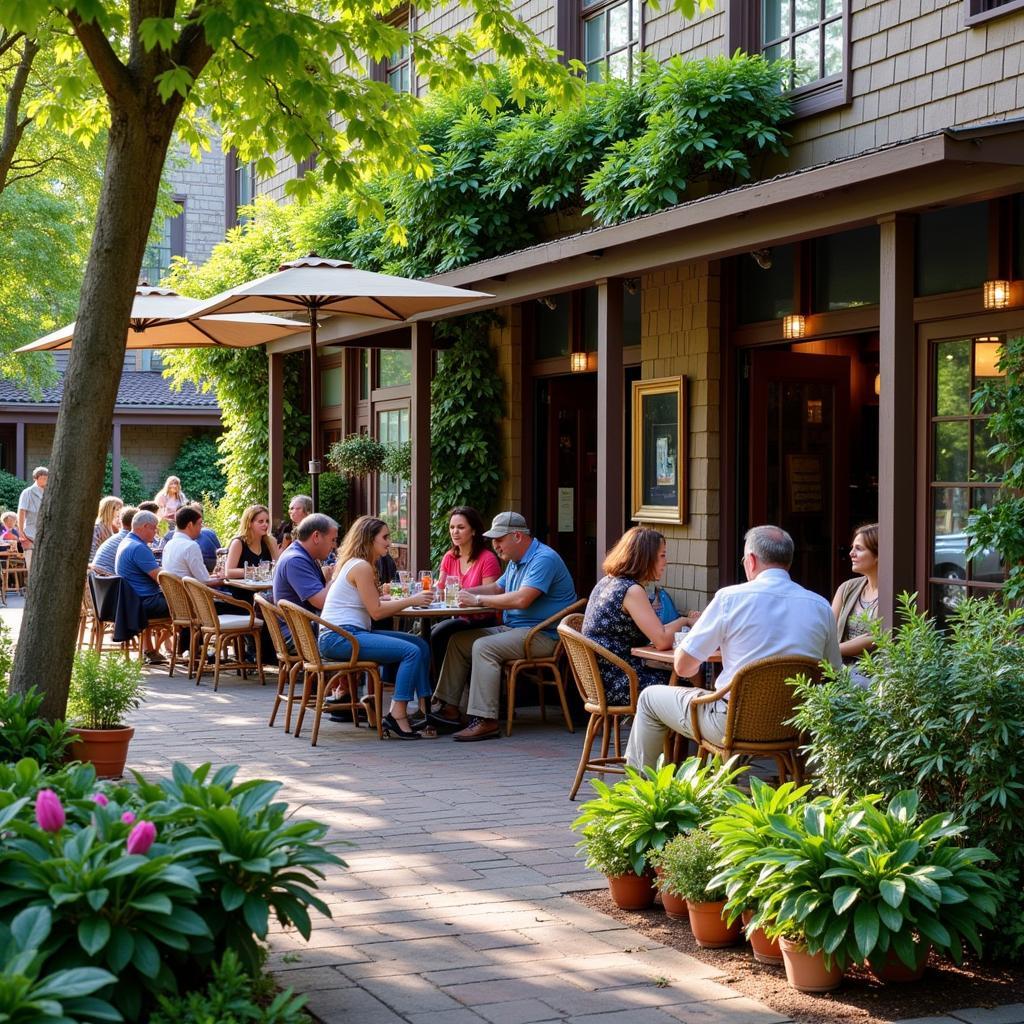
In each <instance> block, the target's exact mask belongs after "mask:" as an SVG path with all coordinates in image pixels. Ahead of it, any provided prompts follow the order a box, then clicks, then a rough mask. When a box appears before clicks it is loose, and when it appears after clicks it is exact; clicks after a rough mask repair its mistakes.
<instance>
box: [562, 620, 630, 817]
mask: <svg viewBox="0 0 1024 1024" xmlns="http://www.w3.org/2000/svg"><path fill="white" fill-rule="evenodd" d="M582 627H583V616H582V615H581V614H578V613H577V614H574V615H569V616H567V617H566V618H564V619H563V620H562V621H561V622H560V623H559V624H558V635H559V636H560V637H561V639H562V643H563V644H564V645H565V653H566V654H567V655H568V658H569V665H570V666H571V667H572V674H573V677H574V678H575V680H576V688H577V689H578V690H579V692H580V696H581V697H582V698H583V706H584V708H585V709H586V710H587V711H588V712H590V720H589V721H588V722H587V732H586V735H585V736H584V738H583V753H582V754H581V755H580V764H579V768H577V770H576V778H575V779H574V780H573V784H572V790H571V791H570V793H569V799H570V800H575V799H576V793H577V791H578V790H579V788H580V783H581V782H582V781H583V776H584V774H586V773H587V772H597V773H599V774H612V775H623V774H625V769H624V768H623V767H622V766H623V765H624V764H625V763H626V759H625V758H624V757H623V756H622V742H621V739H620V733H619V727H620V725H621V723H622V719H623V718H625V717H626V716H628V715H635V714H636V700H637V694H638V692H639V689H640V684H639V681H638V680H637V676H636V670H635V669H634V668H633V666H632V665H630V664H628V663H627V662H625V661H623V660H622V659H621V658H620V657H618V656H617V655H615V654H612V652H611V651H609V650H608V649H607V648H606V647H602V646H601V645H600V644H598V643H595V642H594V641H593V640H589V639H588V638H587V637H585V636H584V635H583V634H582V633H581V632H580V629H581V628H582ZM598 659H601V660H603V661H606V662H608V663H609V664H611V665H615V666H616V667H617V668H620V669H622V671H623V672H625V673H626V679H627V680H629V703H628V704H609V703H608V698H607V695H606V694H605V689H604V678H603V677H602V675H601V666H600V664H599V663H598ZM598 732H600V734H601V756H600V757H591V751H592V750H593V747H594V740H595V739H596V737H597V734H598ZM613 739H614V742H615V747H614V749H615V754H614V756H612V757H609V756H608V747H609V745H610V743H611V741H612V740H613Z"/></svg>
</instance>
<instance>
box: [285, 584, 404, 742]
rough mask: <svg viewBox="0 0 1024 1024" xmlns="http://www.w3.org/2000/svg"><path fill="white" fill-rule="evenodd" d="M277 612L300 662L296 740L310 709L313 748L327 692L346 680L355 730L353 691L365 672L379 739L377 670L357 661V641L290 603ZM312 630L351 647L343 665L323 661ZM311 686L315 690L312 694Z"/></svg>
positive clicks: (356, 705)
mask: <svg viewBox="0 0 1024 1024" xmlns="http://www.w3.org/2000/svg"><path fill="white" fill-rule="evenodd" d="M278 608H280V610H281V613H282V614H283V615H284V621H285V623H286V624H287V626H288V631H289V632H290V633H291V635H292V643H294V644H295V650H296V651H297V652H298V654H299V657H300V658H301V659H302V669H303V671H304V672H305V680H304V682H303V684H302V698H301V700H300V702H299V717H298V718H297V719H296V721H295V735H296V736H298V735H299V733H300V732H301V731H302V720H303V718H304V717H305V715H306V708H307V707H312V708H313V738H312V742H311V745H312V746H314V747H315V746H316V741H317V738H318V736H319V735H320V719H321V718H322V717H323V713H324V699H325V697H326V695H327V691H328V689H329V688H330V687H331V686H333V685H334V684H335V683H336V682H340V681H341V680H342V679H346V678H347V680H348V693H349V710H350V711H351V712H352V722H353V724H354V725H356V726H357V727H358V725H359V709H360V707H361V705H360V704H359V702H358V701H357V700H356V689H357V687H358V683H359V676H360V675H362V673H364V672H365V673H366V677H367V680H368V682H369V685H370V687H371V688H372V691H373V700H374V705H375V707H376V709H377V715H376V719H377V735H378V736H379V737H380V738H381V739H383V738H384V729H383V721H382V719H383V716H382V714H381V706H382V701H383V697H382V690H383V687H382V685H381V680H380V666H378V665H377V663H376V662H375V661H360V660H359V641H358V640H357V639H356V638H355V637H354V636H353V635H352V634H351V633H349V632H347V631H346V630H344V629H342V628H341V626H335V625H334V624H333V623H330V622H328V621H327V620H326V619H322V618H320V616H319V615H313V614H312V613H311V612H307V611H306V609H305V608H302V607H300V606H299V605H297V604H294V603H293V602H291V601H281V602H280V603H279V604H278ZM314 626H316V627H319V628H320V629H329V630H331V631H332V632H334V633H337V634H338V636H340V637H343V638H344V639H345V640H347V641H348V642H349V643H350V644H351V645H352V655H351V657H350V658H349V659H348V660H347V661H324V659H323V655H321V653H320V648H319V646H318V645H317V641H316V632H315V631H314ZM314 686H315V687H316V690H315V692H314Z"/></svg>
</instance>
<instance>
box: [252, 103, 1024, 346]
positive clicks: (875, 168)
mask: <svg viewBox="0 0 1024 1024" xmlns="http://www.w3.org/2000/svg"><path fill="white" fill-rule="evenodd" d="M1022 169H1024V120H1022V119H1016V120H1012V121H1002V122H997V123H994V124H988V125H979V126H977V127H973V128H962V129H956V128H951V129H947V130H944V131H940V132H936V133H934V134H932V135H927V136H924V137H921V138H918V139H914V140H912V141H909V142H903V143H895V144H892V145H889V146H885V147H882V148H880V149H876V150H872V151H871V152H868V153H862V154H860V155H858V156H853V157H848V158H844V159H842V160H836V161H834V162H832V163H828V164H823V165H820V166H817V167H810V168H807V169H806V170H800V171H792V172H789V173H787V174H783V175H780V176H778V177H775V178H771V179H768V180H766V181H759V182H754V183H752V184H748V185H743V186H740V187H738V188H734V189H730V190H729V191H726V192H719V193H716V194H714V195H710V196H706V197H704V198H701V199H695V200H692V201H691V202H688V203H683V204H681V205H679V206H674V207H671V208H669V209H666V210H661V211H659V212H658V213H653V214H648V215H646V216H644V217H638V218H636V219H634V220H630V221H627V222H625V223H623V224H616V225H613V226H611V227H603V228H593V229H591V230H589V231H584V232H581V233H580V234H576V235H571V236H568V237H566V238H561V239H558V240H555V241H551V242H544V243H542V244H540V245H535V246H532V247H530V248H528V249H521V250H519V251H518V252H513V253H508V254H507V255H504V256H498V257H495V258H493V259H489V260H483V261H481V262H479V263H474V264H471V265H469V266H466V267H460V268H459V269H458V270H452V271H449V272H447V273H444V274H437V275H435V276H434V277H432V278H430V279H429V280H431V281H435V282H437V283H439V284H447V285H454V286H457V287H477V286H483V287H485V289H486V291H488V292H491V293H492V295H493V297H492V298H487V299H480V300H477V301H475V302H471V303H466V304H465V305H463V306H460V307H458V308H457V309H451V310H444V309H442V310H435V311H433V312H431V313H429V314H426V316H425V317H423V318H422V319H430V320H443V319H446V318H447V317H449V316H460V315H464V314H466V313H470V312H474V311H478V310H483V309H494V308H496V307H500V306H505V305H508V304H509V303H513V302H522V301H525V300H527V299H531V298H537V297H539V296H542V295H550V294H553V293H556V292H560V291H568V290H570V289H574V288H580V287H584V286H586V285H588V284H591V283H593V282H594V281H595V280H600V279H602V278H610V277H631V276H636V275H637V274H642V273H645V272H648V271H653V270H657V269H660V268H662V267H665V266H670V265H672V264H676V263H687V262H691V261H694V260H706V259H721V258H724V257H727V256H733V255H736V254H737V253H742V252H749V251H751V250H752V249H759V248H762V247H764V246H766V245H781V244H785V243H788V242H796V241H800V240H802V239H805V238H811V237H813V236H815V235H822V234H831V233H834V232H836V231H845V230H848V229H850V228H855V227H861V226H863V225H866V224H872V223H876V222H878V221H879V220H880V219H883V218H885V217H886V216H889V215H891V214H894V213H900V212H916V211H921V210H926V209H929V208H935V207H940V206H945V205H948V204H951V203H963V202H970V201H980V200H983V199H989V198H993V197H996V196H1000V195H1006V194H1008V193H1010V192H1015V191H1019V190H1020V189H1022V188H1024V170H1022ZM414 319H419V318H414ZM394 330H395V325H394V323H393V322H392V323H388V322H387V321H372V320H369V319H367V318H361V317H335V318H333V319H331V320H328V321H326V322H325V323H324V324H323V326H322V327H321V329H320V332H319V340H320V342H321V344H324V345H353V344H355V343H356V342H358V343H360V344H362V345H366V344H368V343H369V342H368V339H369V338H370V337H372V336H374V335H377V334H380V333H382V332H384V331H394ZM300 348H302V344H301V343H300V342H296V340H295V339H294V338H289V339H284V340H282V341H278V342H274V343H272V344H271V345H269V346H268V349H269V350H270V351H272V352H290V351H295V350H298V349H300Z"/></svg>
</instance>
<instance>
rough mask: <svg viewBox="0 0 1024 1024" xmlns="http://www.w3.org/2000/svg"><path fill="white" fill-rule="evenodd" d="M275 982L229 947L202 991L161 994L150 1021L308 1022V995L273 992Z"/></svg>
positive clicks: (225, 1023) (223, 1023) (187, 1023)
mask: <svg viewBox="0 0 1024 1024" xmlns="http://www.w3.org/2000/svg"><path fill="white" fill-rule="evenodd" d="M272 989H273V982H272V981H270V980H269V979H267V978H263V977H260V978H254V977H252V975H250V974H248V973H246V971H245V970H244V969H243V967H242V964H241V962H240V961H239V959H238V956H237V955H236V954H235V953H234V952H233V951H232V950H230V949H229V950H227V952H225V954H224V956H223V957H222V958H221V961H220V963H217V964H214V965H213V978H212V979H211V981H210V983H209V984H208V985H207V986H206V988H204V989H202V990H201V991H195V992H189V993H188V994H187V995H184V996H159V997H158V999H157V1005H158V1007H159V1008H158V1009H157V1011H156V1012H155V1013H154V1014H152V1015H151V1016H150V1018H149V1024H249V1022H253V1024H307V1022H308V1021H309V1017H308V1016H307V1015H306V1014H305V1013H304V1012H303V1011H302V1007H303V1006H305V1004H306V999H307V997H306V996H296V995H293V994H292V990H291V989H287V990H286V991H284V992H280V993H278V994H277V995H276V996H273V995H272V991H270V990H272Z"/></svg>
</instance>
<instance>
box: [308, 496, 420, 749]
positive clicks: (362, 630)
mask: <svg viewBox="0 0 1024 1024" xmlns="http://www.w3.org/2000/svg"><path fill="white" fill-rule="evenodd" d="M390 541H391V533H390V530H389V529H388V525H387V523H385V522H384V520H383V519H377V518H375V517H374V516H360V518H359V519H357V520H356V521H355V522H354V523H353V524H352V526H351V528H350V529H349V531H348V533H346V534H345V539H344V540H343V541H342V542H341V545H340V546H339V548H338V568H337V569H335V571H334V576H333V577H332V582H331V587H330V589H329V590H328V591H327V600H326V601H325V602H324V607H323V611H322V612H321V613H320V614H321V615H322V616H323V618H325V619H326V620H327V621H328V622H330V623H331V624H332V625H335V626H341V627H342V628H343V629H345V630H347V631H348V632H349V633H351V634H352V635H353V636H354V637H355V638H356V640H358V641H359V657H360V659H362V660H364V661H375V662H377V663H378V664H380V665H396V666H397V669H398V674H397V676H396V678H395V691H394V696H393V697H392V700H391V709H390V711H389V712H388V713H387V714H386V715H385V716H384V718H383V726H384V735H385V736H394V737H395V738H396V739H402V740H418V739H419V738H420V732H419V731H416V730H414V729H413V728H412V726H411V725H410V724H409V710H408V709H409V701H411V700H418V701H419V704H420V707H421V709H422V710H423V711H424V713H426V710H427V702H428V701H429V699H430V692H431V685H430V647H429V646H428V645H427V643H426V642H425V641H424V640H421V639H420V638H419V637H418V636H412V635H411V634H409V633H399V632H397V631H395V630H390V629H381V630H374V631H371V628H370V627H371V625H372V624H373V622H375V621H378V620H380V619H389V618H391V616H392V615H394V614H395V612H397V611H400V610H401V609H403V608H422V607H424V606H425V605H428V604H430V594H429V593H424V594H414V595H413V596H412V597H400V598H392V599H390V600H386V601H385V600H381V596H380V592H379V590H378V582H377V575H376V573H375V572H374V568H373V565H374V563H375V562H376V561H377V559H378V558H380V557H381V556H382V555H386V554H387V551H388V545H389V544H390ZM319 645H320V652H321V654H323V655H324V657H326V658H330V659H331V660H332V661H344V660H345V659H347V658H349V657H351V655H352V645H351V644H350V643H349V642H348V641H347V640H345V639H343V638H342V637H340V636H338V634H337V633H332V632H330V630H326V629H324V630H321V631H320V639H319ZM381 710H383V709H378V713H379V712H380V711H381Z"/></svg>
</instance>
